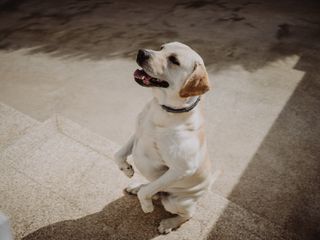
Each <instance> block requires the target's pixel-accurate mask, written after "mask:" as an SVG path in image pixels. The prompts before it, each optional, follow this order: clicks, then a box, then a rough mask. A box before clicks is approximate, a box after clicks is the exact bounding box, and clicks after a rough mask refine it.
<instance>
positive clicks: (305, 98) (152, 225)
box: [0, 0, 320, 240]
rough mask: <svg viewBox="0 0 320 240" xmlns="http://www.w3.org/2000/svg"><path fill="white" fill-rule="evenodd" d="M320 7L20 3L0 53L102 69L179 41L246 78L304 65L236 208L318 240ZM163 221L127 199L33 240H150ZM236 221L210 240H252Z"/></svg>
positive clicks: (237, 192) (3, 23) (236, 196)
mask: <svg viewBox="0 0 320 240" xmlns="http://www.w3.org/2000/svg"><path fill="white" fill-rule="evenodd" d="M319 4H320V3H319V1H293V0H285V1H275V0H272V1H240V0H238V1H219V0H218V1H161V4H160V1H149V2H146V1H131V2H130V1H102V0H92V1H79V0H67V1H62V0H61V1H40V0H25V1H13V3H10V4H4V5H2V11H1V13H0V48H1V49H2V50H4V51H13V50H18V49H23V48H33V50H31V51H30V53H31V54H32V53H38V52H45V53H50V54H52V55H53V56H57V57H77V58H90V59H94V60H99V59H105V58H112V57H125V58H132V57H133V56H134V55H135V52H136V50H137V49H138V48H141V47H158V46H159V45H160V44H162V43H164V42H167V41H173V40H178V41H182V42H185V43H187V44H190V45H191V46H192V47H194V48H195V49H196V50H197V51H199V53H200V54H201V55H202V56H203V57H204V59H205V61H206V63H207V64H215V65H218V66H226V65H228V66H229V65H232V64H240V65H242V66H244V67H245V68H246V69H257V68H260V67H261V66H262V65H265V64H266V63H267V62H269V61H274V60H275V59H277V58H280V57H281V58H283V57H285V56H288V55H291V54H296V55H299V56H300V61H299V63H298V65H297V66H296V68H297V69H298V70H301V71H304V72H305V76H304V78H303V79H302V81H301V82H300V84H299V85H298V86H297V88H296V90H295V92H294V93H293V95H292V96H291V98H290V99H289V101H288V102H287V104H286V106H285V107H284V109H283V110H282V112H281V114H280V115H279V116H278V118H277V120H276V121H275V122H274V124H273V126H272V128H271V129H270V131H269V133H268V134H267V136H266V137H265V139H264V141H263V142H262V144H261V145H260V148H259V149H258V150H257V152H256V154H255V156H254V157H253V159H252V160H251V162H250V164H249V165H248V167H247V169H246V171H245V172H244V173H243V175H242V177H241V179H240V181H239V183H238V184H237V185H236V186H235V188H234V189H233V191H232V193H231V194H230V196H229V197H228V198H229V199H230V200H231V201H233V202H235V203H236V204H238V205H240V206H241V207H244V208H246V209H249V210H251V211H252V212H255V213H257V214H259V215H261V216H263V217H265V218H267V219H268V220H270V221H271V222H273V223H275V224H277V225H279V226H281V227H283V228H284V229H286V230H288V231H290V232H293V233H295V234H297V236H298V238H299V239H312V240H316V239H319V238H320V229H319V222H320V184H319V182H320V178H319V176H320V175H319V172H320V162H319V159H320V151H319V146H320V142H319V141H320V140H319V136H320V125H319V124H320V112H319V111H320V108H319V106H320V85H319V79H320V73H319V62H320V59H319V56H320V51H319V49H320V46H319V42H320V27H319V26H320V15H319V9H320V7H319V6H320V5H319ZM164 214H165V213H164V212H162V211H161V210H159V209H158V210H156V212H155V213H153V214H150V215H149V214H143V213H142V211H141V210H140V206H139V204H138V202H137V200H136V199H133V198H129V197H123V198H120V199H118V200H116V201H115V202H112V203H110V204H109V205H108V206H106V207H105V209H103V210H102V211H101V212H98V213H95V214H92V215H88V216H86V217H83V218H81V219H77V220H68V221H63V222H58V223H55V224H52V225H49V226H46V227H43V228H41V229H39V230H37V231H35V232H34V233H31V234H30V235H28V236H26V237H25V238H24V240H27V239H80V240H81V239H127V238H130V239H151V238H153V237H155V236H156V235H157V232H156V225H157V224H158V222H159V221H160V219H161V218H163V215H164ZM229 217H230V208H229V207H227V208H226V210H225V212H224V213H223V214H222V215H221V217H220V219H219V221H218V222H217V223H216V224H215V226H213V229H212V233H211V235H210V237H209V238H210V239H228V240H229V239H248V238H247V237H248V236H241V232H239V231H238V230H239V229H235V228H232V224H230V221H229ZM226 223H228V224H229V225H228V226H230V227H231V228H230V229H228V227H227V226H226ZM231 223H232V222H231ZM137 229H139V231H137ZM129 235H130V237H129ZM250 239H251V238H250ZM252 239H257V238H255V237H252ZM266 239H270V238H266Z"/></svg>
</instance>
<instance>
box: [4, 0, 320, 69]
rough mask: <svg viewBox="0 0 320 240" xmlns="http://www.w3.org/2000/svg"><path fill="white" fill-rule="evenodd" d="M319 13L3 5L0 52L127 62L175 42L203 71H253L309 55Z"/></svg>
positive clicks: (245, 2)
mask: <svg viewBox="0 0 320 240" xmlns="http://www.w3.org/2000/svg"><path fill="white" fill-rule="evenodd" d="M319 6H320V3H319V2H318V1H303V2H302V1H292V0H285V1H276V0H270V1H262V0H261V1H260V0H255V1H249V0H233V1H220V0H211V1H210V0H208V1H193V0H187V1H186V0H183V1H181V0H180V1H167V0H165V1H164V0H161V1H160V0H154V1H142V0H138V1H123V0H122V1H106V0H91V1H83V0H82V1H79V0H66V1H62V0H57V1H49V0H46V1H44V0H23V1H22V0H20V1H16V0H11V1H10V0H7V1H5V3H3V4H2V5H0V7H1V10H0V49H2V50H7V51H11V50H18V49H23V48H33V49H32V50H31V51H30V53H37V52H45V53H51V54H52V55H54V56H59V57H68V58H70V57H71V58H74V57H76V58H90V59H96V60H97V59H106V58H112V57H125V58H127V57H129V58H132V57H134V56H135V54H136V51H137V49H139V48H148V47H150V48H159V46H160V45H161V44H162V43H165V42H169V41H176V40H177V41H181V42H184V43H186V44H189V45H191V46H192V47H193V48H195V49H196V50H197V51H198V52H199V53H200V54H201V55H202V56H203V57H204V59H205V62H206V63H207V65H210V64H215V65H216V66H224V65H226V64H227V65H230V64H240V65H242V66H244V67H245V68H247V69H256V68H259V67H261V66H262V65H264V64H265V63H266V62H269V61H273V60H275V59H278V58H279V57H283V56H286V55H290V54H299V55H301V54H303V52H304V51H305V49H307V48H311V49H312V48H314V42H315V41H316V40H317V41H319V39H320V33H319V26H320V19H319V14H318V9H319Z"/></svg>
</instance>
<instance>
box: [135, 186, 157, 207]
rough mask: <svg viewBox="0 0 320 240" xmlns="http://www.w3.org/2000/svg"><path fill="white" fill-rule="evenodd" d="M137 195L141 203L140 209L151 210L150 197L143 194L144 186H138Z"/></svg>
mask: <svg viewBox="0 0 320 240" xmlns="http://www.w3.org/2000/svg"><path fill="white" fill-rule="evenodd" d="M137 195H138V199H139V201H140V205H141V208H142V211H143V212H145V213H150V212H153V210H154V206H153V202H152V198H151V197H148V196H147V195H146V194H145V190H144V187H141V188H140V190H139V192H138V194H137Z"/></svg>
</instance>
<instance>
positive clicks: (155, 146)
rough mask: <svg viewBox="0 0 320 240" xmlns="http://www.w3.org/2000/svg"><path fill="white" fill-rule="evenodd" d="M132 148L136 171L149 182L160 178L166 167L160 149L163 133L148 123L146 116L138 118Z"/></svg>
mask: <svg viewBox="0 0 320 240" xmlns="http://www.w3.org/2000/svg"><path fill="white" fill-rule="evenodd" d="M135 135H136V137H135V142H134V147H133V160H134V163H135V165H136V167H137V168H138V170H139V171H140V172H141V173H142V174H143V175H144V176H145V177H146V178H147V179H149V180H151V181H152V180H154V179H156V178H158V177H159V176H161V175H162V174H163V173H164V172H165V171H166V170H167V169H168V167H167V166H166V164H165V162H164V161H163V159H162V156H161V151H162V150H163V149H160V147H162V146H161V144H160V143H161V142H162V141H163V137H164V136H163V135H164V134H163V133H162V132H161V131H159V129H158V128H157V127H155V126H154V124H153V123H152V122H151V121H149V119H148V115H147V114H145V115H142V116H139V119H138V124H137V129H136V134H135Z"/></svg>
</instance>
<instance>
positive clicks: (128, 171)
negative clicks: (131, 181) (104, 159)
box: [120, 164, 134, 178]
mask: <svg viewBox="0 0 320 240" xmlns="http://www.w3.org/2000/svg"><path fill="white" fill-rule="evenodd" d="M120 170H121V171H122V172H124V174H125V175H127V177H129V178H132V177H133V175H134V170H133V167H132V166H131V165H130V164H126V165H125V166H122V167H120Z"/></svg>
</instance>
